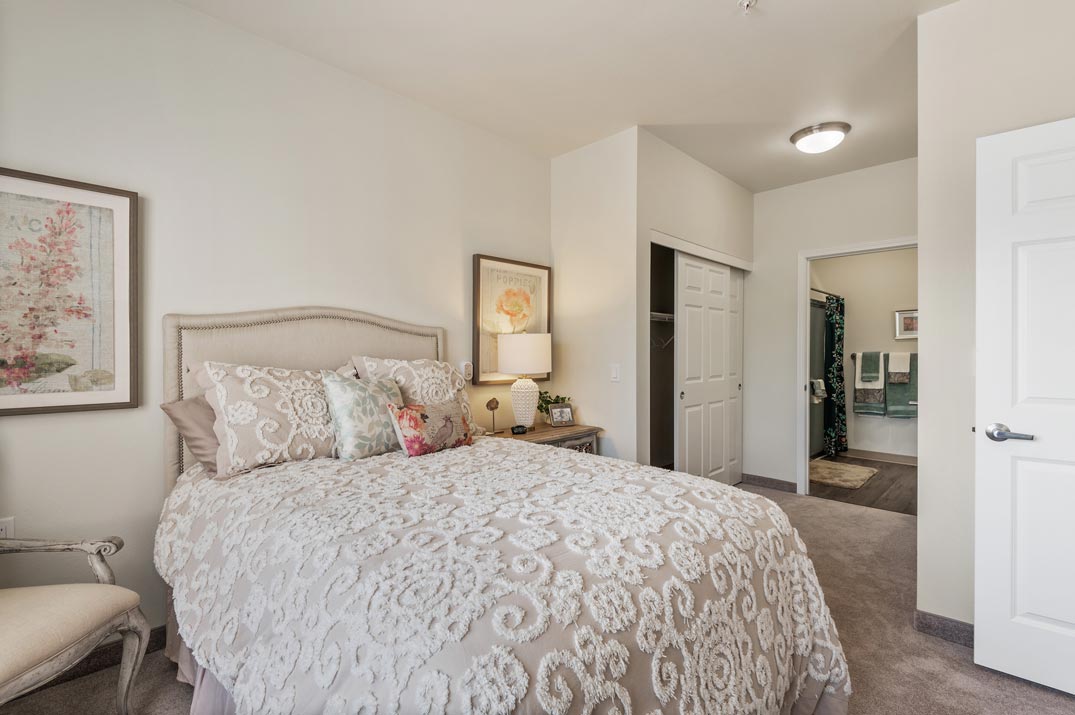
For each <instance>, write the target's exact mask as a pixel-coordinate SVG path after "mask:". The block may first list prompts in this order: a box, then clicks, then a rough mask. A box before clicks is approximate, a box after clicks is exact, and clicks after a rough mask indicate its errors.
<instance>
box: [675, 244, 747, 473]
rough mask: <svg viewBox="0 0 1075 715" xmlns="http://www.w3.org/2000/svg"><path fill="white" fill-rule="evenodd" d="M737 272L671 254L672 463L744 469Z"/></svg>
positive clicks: (700, 469)
mask: <svg viewBox="0 0 1075 715" xmlns="http://www.w3.org/2000/svg"><path fill="white" fill-rule="evenodd" d="M742 308H743V276H742V273H741V272H740V271H735V270H733V269H731V268H728V267H727V266H722V265H720V264H719V263H712V262H710V261H706V260H703V259H700V258H695V257H694V256H690V255H688V254H685V253H677V254H676V341H675V343H676V393H677V394H676V404H677V410H676V469H677V470H679V471H682V472H688V473H690V474H694V475H697V476H704V477H708V478H710V479H716V480H718V481H721V482H724V483H725V484H735V483H737V482H739V480H740V477H741V476H742V471H743V469H742V458H741V451H742V447H741V444H742V427H741V425H742V408H743V401H742V399H740V396H741V392H740V391H741V389H742V344H743V341H742V332H743V319H742V316H743V313H742Z"/></svg>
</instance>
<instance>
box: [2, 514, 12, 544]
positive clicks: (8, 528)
mask: <svg viewBox="0 0 1075 715" xmlns="http://www.w3.org/2000/svg"><path fill="white" fill-rule="evenodd" d="M14 538H15V517H13V516H5V517H0V539H14Z"/></svg>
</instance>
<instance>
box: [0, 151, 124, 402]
mask: <svg viewBox="0 0 1075 715" xmlns="http://www.w3.org/2000/svg"><path fill="white" fill-rule="evenodd" d="M137 226H138V194H136V193H134V192H133V191H123V190H120V189H112V188H108V187H106V186H97V185H94V184H86V183H82V182H78V181H68V180H65V179H57V178H54V177H50V176H41V175H39V174H30V173H27V172H24V171H15V170H12V169H2V168H0V415H14V414H29V413H37V412H68V411H76V410H99V409H111V408H121V407H137V405H138V359H137V355H138V350H137V346H138V341H137V308H138V301H137V280H136V278H137Z"/></svg>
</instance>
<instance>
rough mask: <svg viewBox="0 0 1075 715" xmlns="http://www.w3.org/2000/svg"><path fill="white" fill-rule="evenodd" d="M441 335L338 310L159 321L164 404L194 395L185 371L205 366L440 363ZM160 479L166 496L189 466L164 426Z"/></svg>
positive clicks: (311, 309)
mask: <svg viewBox="0 0 1075 715" xmlns="http://www.w3.org/2000/svg"><path fill="white" fill-rule="evenodd" d="M444 340H445V331H444V329H443V328H433V327H427V326H424V325H412V324H410V323H402V322H400V321H398V320H392V319H391V318H382V317H381V316H379V315H371V314H369V313H363V312H360V311H357V310H346V309H343V308H319V307H303V308H281V309H278V310H253V311H249V312H245V313H219V314H211V315H180V314H175V313H171V314H168V315H165V316H164V401H165V402H173V401H175V400H182V399H184V398H186V397H190V396H191V395H193V394H195V392H194V391H195V389H196V386H195V385H194V383H193V380H192V371H191V369H190V368H191V366H192V365H197V364H198V363H200V362H203V361H205V360H216V361H219V362H230V363H239V364H246V365H265V366H270V367H286V368H296V369H304V370H312V369H321V368H324V369H329V370H334V369H336V368H338V367H340V366H341V365H343V364H344V363H346V362H347V361H348V360H349V359H350V358H351V356H352V355H371V356H373V357H392V358H401V359H405V360H416V359H418V358H433V359H437V360H443V359H444V358H445V346H444ZM164 422H165V428H164V474H165V480H166V482H167V488H168V490H169V491H171V489H172V487H173V486H174V485H175V481H176V479H177V478H178V477H179V475H180V474H181V473H182V472H183V470H184V469H186V468H187V467H188V466H189V465H191V464H193V463H194V462H193V458H192V457H191V455H190V452H189V451H187V449H186V447H185V445H184V444H183V439H182V438H181V437H180V436H179V433H178V432H177V431H176V429H175V426H174V425H173V424H172V423H171V421H169V420H168V419H165V420H164Z"/></svg>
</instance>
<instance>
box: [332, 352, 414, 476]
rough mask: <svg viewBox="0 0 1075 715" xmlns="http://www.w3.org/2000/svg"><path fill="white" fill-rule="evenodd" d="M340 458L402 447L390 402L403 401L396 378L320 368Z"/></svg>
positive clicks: (347, 458) (375, 453) (353, 457)
mask: <svg viewBox="0 0 1075 715" xmlns="http://www.w3.org/2000/svg"><path fill="white" fill-rule="evenodd" d="M321 380H322V381H323V382H324V383H325V397H326V398H327V399H328V410H329V413H330V414H331V415H332V427H333V430H335V432H336V454H337V455H338V456H339V457H340V459H346V460H353V459H365V458H366V457H373V456H375V455H378V454H384V453H385V452H394V451H395V450H397V449H399V440H398V439H397V438H396V430H395V427H394V426H393V424H394V420H393V418H392V413H391V412H389V411H388V406H389V405H391V404H401V403H402V402H403V398H402V397H401V396H400V394H399V386H398V385H396V382H395V380H387V379H386V380H358V379H356V378H353V377H347V376H345V375H340V374H339V373H337V372H331V371H329V370H322V371H321Z"/></svg>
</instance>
